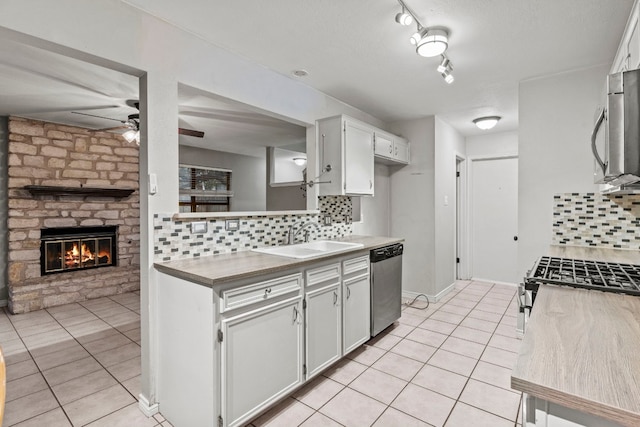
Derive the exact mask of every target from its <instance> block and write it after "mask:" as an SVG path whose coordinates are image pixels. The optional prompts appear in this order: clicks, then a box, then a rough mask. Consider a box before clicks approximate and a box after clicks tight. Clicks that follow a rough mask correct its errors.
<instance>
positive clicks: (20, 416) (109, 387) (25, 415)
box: [0, 292, 170, 427]
mask: <svg viewBox="0 0 640 427" xmlns="http://www.w3.org/2000/svg"><path fill="white" fill-rule="evenodd" d="M0 345H1V346H2V349H3V351H4V354H5V358H6V363H7V367H6V369H7V398H6V405H5V416H4V423H3V424H2V425H3V426H4V427H9V426H20V427H32V426H33V427H40V426H47V427H62V426H65V427H66V426H85V425H89V426H92V427H97V426H102V427H107V426H108V427H116V426H123V427H125V426H126V427H138V426H141V427H142V426H145V427H146V426H148V427H154V426H163V427H167V426H169V425H170V424H169V423H168V422H167V421H165V420H164V418H162V416H160V415H156V416H155V417H153V418H147V417H145V416H144V415H143V414H142V412H140V410H139V409H138V401H137V399H138V394H139V387H140V295H139V293H137V292H135V293H127V294H122V295H117V296H113V297H108V298H107V297H105V298H99V299H94V300H91V301H85V302H82V303H78V304H67V305H63V306H59V307H54V308H49V309H46V310H40V311H34V312H31V313H26V314H19V315H10V314H7V312H6V311H3V312H0Z"/></svg>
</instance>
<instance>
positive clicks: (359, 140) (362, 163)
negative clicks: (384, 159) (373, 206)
mask: <svg viewBox="0 0 640 427" xmlns="http://www.w3.org/2000/svg"><path fill="white" fill-rule="evenodd" d="M344 133H345V135H344V159H343V168H344V179H345V186H344V192H345V194H356V195H357V194H362V195H371V196H373V130H372V129H371V128H370V127H366V126H363V125H360V124H359V123H355V122H350V121H346V122H345V128H344Z"/></svg>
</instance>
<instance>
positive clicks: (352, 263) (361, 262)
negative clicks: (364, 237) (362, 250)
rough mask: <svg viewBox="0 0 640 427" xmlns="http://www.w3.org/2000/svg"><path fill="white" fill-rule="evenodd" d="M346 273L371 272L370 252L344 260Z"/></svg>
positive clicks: (343, 265) (343, 269)
mask: <svg viewBox="0 0 640 427" xmlns="http://www.w3.org/2000/svg"><path fill="white" fill-rule="evenodd" d="M342 272H343V273H344V275H345V276H346V275H348V274H353V273H363V274H364V273H368V272H369V254H367V255H363V256H360V257H357V258H352V259H348V260H346V261H342Z"/></svg>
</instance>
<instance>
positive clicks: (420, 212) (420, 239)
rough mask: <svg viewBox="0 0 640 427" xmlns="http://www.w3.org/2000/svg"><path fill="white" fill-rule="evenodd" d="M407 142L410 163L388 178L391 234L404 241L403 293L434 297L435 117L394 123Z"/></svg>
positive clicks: (395, 130) (394, 128)
mask: <svg viewBox="0 0 640 427" xmlns="http://www.w3.org/2000/svg"><path fill="white" fill-rule="evenodd" d="M391 131H392V132H394V133H396V134H398V135H401V136H403V137H405V138H407V139H408V140H409V141H410V142H411V163H410V164H409V165H408V166H405V167H403V168H401V169H399V170H397V171H394V173H393V174H392V175H391V235H392V236H394V237H402V238H404V239H405V250H404V260H403V269H402V274H403V275H402V290H403V291H404V292H413V293H423V294H427V295H430V296H433V295H436V294H437V288H436V285H435V265H434V261H435V230H434V224H435V211H434V203H433V202H434V188H435V187H434V182H435V179H434V172H435V162H434V152H435V117H434V116H428V117H424V118H421V119H415V120H407V121H401V122H396V123H393V124H392V125H391Z"/></svg>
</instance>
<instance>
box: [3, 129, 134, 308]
mask: <svg viewBox="0 0 640 427" xmlns="http://www.w3.org/2000/svg"><path fill="white" fill-rule="evenodd" d="M8 151H9V185H8V190H9V191H8V196H9V220H8V231H9V254H8V255H9V256H8V258H9V262H8V269H9V282H8V285H9V286H8V287H9V310H10V311H11V312H12V313H23V312H28V311H33V310H38V309H42V308H46V307H51V306H55V305H60V304H66V303H70V302H77V301H83V300H87V299H91V298H98V297H102V296H110V295H116V294H120V293H123V292H129V291H133V290H138V289H139V288H140V259H139V256H140V255H139V254H140V211H139V193H138V191H137V190H138V181H139V177H138V147H137V146H136V145H135V144H130V143H128V142H126V141H125V140H124V138H121V137H120V136H119V135H116V134H113V133H107V132H95V131H91V130H88V129H82V128H76V127H70V126H63V125H57V124H53V123H45V122H40V121H34V120H27V119H22V118H16V117H11V118H10V119H9V150H8ZM29 185H41V186H61V187H97V188H129V189H135V191H134V193H133V194H131V195H130V196H127V197H110V196H96V195H90V196H83V195H46V194H45V195H41V194H37V195H33V194H31V193H30V192H29V191H27V190H26V189H25V188H24V187H25V186H29ZM99 226H117V227H118V244H117V246H118V263H117V266H109V267H104V268H99V269H86V270H78V271H71V272H63V273H59V274H53V275H47V276H42V275H41V270H40V256H41V255H40V237H41V236H40V234H41V232H40V230H41V229H49V228H59V227H99Z"/></svg>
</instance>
